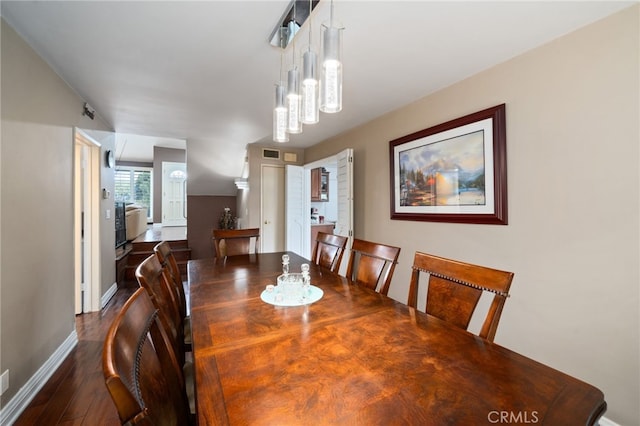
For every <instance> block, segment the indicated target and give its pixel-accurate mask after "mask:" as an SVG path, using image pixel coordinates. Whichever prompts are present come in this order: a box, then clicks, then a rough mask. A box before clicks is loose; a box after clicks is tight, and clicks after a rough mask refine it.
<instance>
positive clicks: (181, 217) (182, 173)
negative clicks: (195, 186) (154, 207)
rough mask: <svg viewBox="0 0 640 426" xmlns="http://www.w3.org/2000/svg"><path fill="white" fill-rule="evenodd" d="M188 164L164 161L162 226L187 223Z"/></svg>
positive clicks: (184, 224)
mask: <svg viewBox="0 0 640 426" xmlns="http://www.w3.org/2000/svg"><path fill="white" fill-rule="evenodd" d="M186 194H187V165H186V164H185V163H172V162H169V161H163V162H162V226H186V225H187V203H186Z"/></svg>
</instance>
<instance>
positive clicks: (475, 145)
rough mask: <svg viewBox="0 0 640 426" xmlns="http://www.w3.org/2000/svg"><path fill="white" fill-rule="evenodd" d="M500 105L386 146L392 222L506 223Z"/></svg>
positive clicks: (503, 152) (503, 133)
mask: <svg viewBox="0 0 640 426" xmlns="http://www.w3.org/2000/svg"><path fill="white" fill-rule="evenodd" d="M505 139H506V129H505V105H504V104H502V105H498V106H496V107H493V108H488V109H486V110H483V111H479V112H477V113H474V114H470V115H468V116H465V117H461V118H458V119H455V120H452V121H449V122H446V123H443V124H440V125H437V126H434V127H431V128H428V129H425V130H422V131H419V132H416V133H413V134H411V135H407V136H404V137H402V138H399V139H396V140H393V141H391V142H390V143H389V148H390V164H391V219H403V220H421V221H439V222H460V223H486V224H502V225H506V224H507V204H506V200H507V192H506V189H507V180H506V168H507V164H506V140H505Z"/></svg>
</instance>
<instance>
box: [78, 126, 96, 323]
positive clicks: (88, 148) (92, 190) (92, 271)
mask: <svg viewBox="0 0 640 426" xmlns="http://www.w3.org/2000/svg"><path fill="white" fill-rule="evenodd" d="M73 141H74V143H73V147H74V148H73V151H74V171H73V181H74V184H73V185H74V191H73V194H74V195H73V197H74V201H73V203H74V208H73V216H74V219H73V221H74V238H73V243H74V295H75V311H76V314H79V313H83V312H94V311H99V310H100V282H101V270H100V259H101V252H100V159H101V157H102V155H101V144H100V143H99V142H98V141H96V140H95V139H93V138H92V137H91V136H89V135H88V134H87V133H85V132H83V131H82V130H81V129H78V128H74V136H73ZM83 166H84V167H83ZM83 208H84V212H85V214H84V215H83V214H82V212H83ZM83 221H84V224H83ZM83 225H84V241H85V244H84V245H83V244H82V229H83ZM83 263H84V266H85V267H84V268H83ZM83 283H84V284H83Z"/></svg>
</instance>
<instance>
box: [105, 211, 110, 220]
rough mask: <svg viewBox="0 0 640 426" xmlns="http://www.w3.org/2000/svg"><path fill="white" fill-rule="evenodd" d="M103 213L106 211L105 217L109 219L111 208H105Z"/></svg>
mask: <svg viewBox="0 0 640 426" xmlns="http://www.w3.org/2000/svg"><path fill="white" fill-rule="evenodd" d="M105 213H106V214H105V216H106V217H107V219H111V209H107V211H106V212H105Z"/></svg>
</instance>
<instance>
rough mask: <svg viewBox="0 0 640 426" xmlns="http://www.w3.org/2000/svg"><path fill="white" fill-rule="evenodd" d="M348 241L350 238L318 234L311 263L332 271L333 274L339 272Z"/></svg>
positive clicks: (324, 233) (323, 233)
mask: <svg viewBox="0 0 640 426" xmlns="http://www.w3.org/2000/svg"><path fill="white" fill-rule="evenodd" d="M348 240H349V238H348V237H343V236H342V235H335V234H328V233H326V232H318V235H317V236H316V242H315V245H314V246H313V254H312V255H311V261H312V262H313V263H315V264H316V265H318V266H322V267H323V268H327V269H329V270H331V272H337V271H338V269H340V262H341V261H342V255H343V254H344V249H345V247H346V246H347V241H348Z"/></svg>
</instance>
